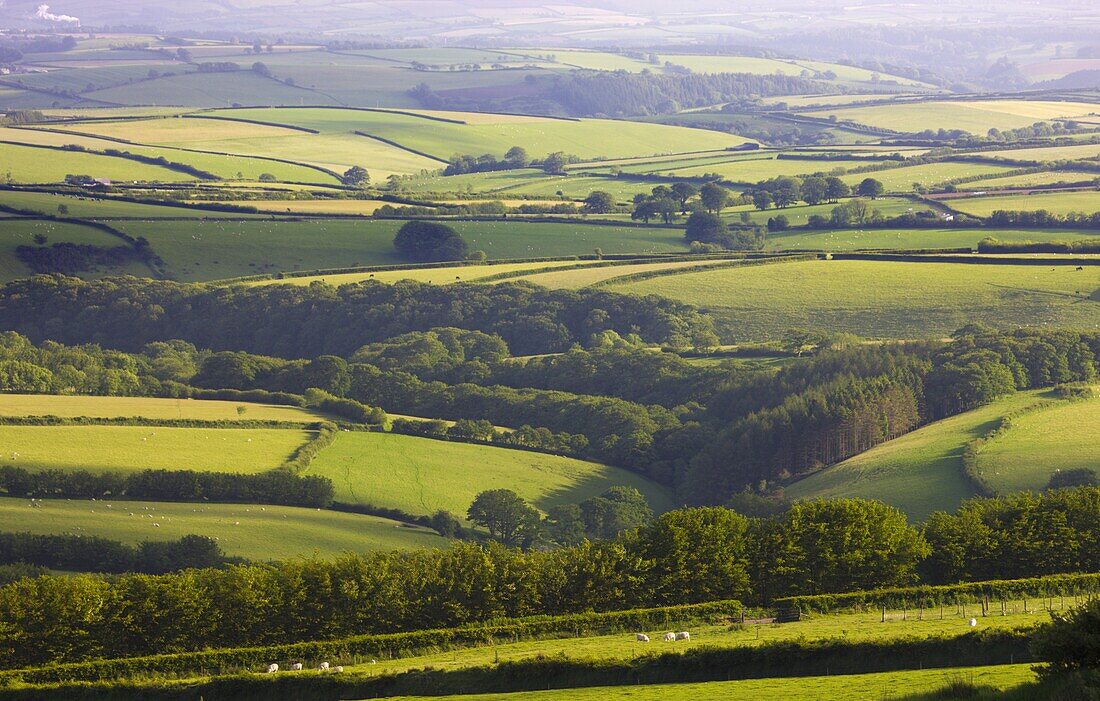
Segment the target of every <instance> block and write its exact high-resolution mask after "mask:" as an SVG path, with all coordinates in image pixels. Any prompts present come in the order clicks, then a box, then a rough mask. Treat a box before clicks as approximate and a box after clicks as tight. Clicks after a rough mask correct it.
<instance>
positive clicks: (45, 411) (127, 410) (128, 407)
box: [0, 394, 326, 423]
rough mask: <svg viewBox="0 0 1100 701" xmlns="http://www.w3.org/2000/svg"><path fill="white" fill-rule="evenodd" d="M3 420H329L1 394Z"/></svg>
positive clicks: (279, 412)
mask: <svg viewBox="0 0 1100 701" xmlns="http://www.w3.org/2000/svg"><path fill="white" fill-rule="evenodd" d="M242 409H243V411H242ZM0 416H60V417H66V418H73V417H78V416H87V417H93V418H122V417H124V418H134V417H138V418H144V419H198V420H202V421H298V422H301V423H312V422H314V421H323V420H324V419H325V418H326V417H325V416H324V415H322V414H318V413H315V412H313V411H310V410H308V409H301V408H298V407H294V406H277V405H274V404H256V403H253V402H230V401H222V400H216V399H168V398H161V397H90V396H86V395H53V394H0Z"/></svg>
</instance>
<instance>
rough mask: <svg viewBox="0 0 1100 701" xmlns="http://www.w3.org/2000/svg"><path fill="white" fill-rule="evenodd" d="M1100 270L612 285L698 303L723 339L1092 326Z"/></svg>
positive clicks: (817, 268) (806, 271) (777, 276)
mask: <svg viewBox="0 0 1100 701" xmlns="http://www.w3.org/2000/svg"><path fill="white" fill-rule="evenodd" d="M1098 288H1100V268H1096V267H1087V268H1086V269H1085V270H1080V271H1078V270H1075V266H1073V265H1064V264H1063V265H1057V264H1055V263H1052V264H1051V266H1050V267H1047V266H1045V265H992V264H989V265H974V264H965V263H932V262H928V263H925V262H920V263H897V262H884V261H843V260H829V261H799V262H791V263H781V264H775V265H761V266H752V267H746V268H726V269H722V270H714V271H703V272H692V273H683V274H679V275H666V276H663V277H658V278H652V279H649V280H641V281H635V282H625V283H621V284H613V285H612V286H611V288H610V289H613V290H615V291H619V292H630V293H635V294H658V295H662V296H665V297H671V298H673V299H677V300H681V301H684V302H689V303H692V304H696V305H699V306H701V307H703V308H705V309H707V310H709V311H711V312H712V313H713V314H714V315H715V317H716V318H717V321H718V325H719V331H720V335H721V336H722V337H723V338H724V339H727V340H728V341H729V342H733V341H748V340H760V339H769V338H775V337H777V336H778V335H779V334H780V333H782V331H783V329H786V328H790V327H802V328H821V329H832V330H835V331H850V332H852V333H856V334H860V335H863V336H868V337H879V338H913V337H920V336H931V335H935V336H942V335H944V334H947V333H950V332H952V331H954V330H955V329H958V328H960V327H961V326H963V325H965V324H967V323H970V322H982V323H986V324H991V325H994V326H1007V327H1012V326H1023V325H1028V326H1047V327H1072V328H1082V329H1096V328H1098V327H1100V303H1098V302H1096V301H1095V300H1090V299H1089V295H1090V294H1092V292H1093V291H1094V290H1096V289H1098Z"/></svg>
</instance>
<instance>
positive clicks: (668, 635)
mask: <svg viewBox="0 0 1100 701" xmlns="http://www.w3.org/2000/svg"><path fill="white" fill-rule="evenodd" d="M675 641H676V634H675V633H665V642H666V643H671V642H675Z"/></svg>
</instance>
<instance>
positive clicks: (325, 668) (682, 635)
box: [267, 630, 691, 674]
mask: <svg viewBox="0 0 1100 701" xmlns="http://www.w3.org/2000/svg"><path fill="white" fill-rule="evenodd" d="M634 640H635V641H636V642H639V643H648V642H649V636H648V635H646V634H645V633H635V634H634ZM677 640H691V633H689V632H687V631H686V630H682V631H680V632H678V633H674V632H671V631H670V632H668V633H665V642H666V643H672V642H676V641H677ZM371 664H374V660H371ZM290 670H291V671H292V672H300V671H302V663H301V662H295V663H294V664H292V665H290ZM278 671H279V665H278V664H277V663H275V662H272V663H271V664H269V665H268V666H267V673H268V674H274V673H275V672H278ZM317 671H318V672H343V671H344V668H343V667H342V666H340V665H337V666H335V667H330V666H329V664H328V662H322V663H321V664H320V665H318V667H317Z"/></svg>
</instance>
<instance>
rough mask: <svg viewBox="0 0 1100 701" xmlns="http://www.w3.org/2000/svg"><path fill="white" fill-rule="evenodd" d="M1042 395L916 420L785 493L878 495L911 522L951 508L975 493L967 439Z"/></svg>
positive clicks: (1015, 397)
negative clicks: (965, 458)
mask: <svg viewBox="0 0 1100 701" xmlns="http://www.w3.org/2000/svg"><path fill="white" fill-rule="evenodd" d="M1043 397H1044V394H1043V393H1042V392H1036V391H1031V392H1020V393H1018V394H1015V395H1012V396H1010V397H1006V398H1003V399H1000V400H998V401H995V402H993V403H992V404H987V405H986V406H983V407H980V408H978V409H974V410H973V411H968V412H965V413H962V414H958V415H956V416H952V417H950V418H946V419H942V420H940V421H936V422H934V423H931V424H928V425H927V426H922V427H921V428H918V429H917V430H915V431H913V432H911V433H907V434H905V435H903V436H901V437H899V438H895V439H893V440H891V441H887V442H885V443H882V444H880V445H877V446H875V447H874V448H871V449H870V450H868V451H867V452H864V453H860V454H859V455H857V456H855V457H853V458H849V459H848V460H845V461H844V462H842V463H840V464H838V465H834V466H832V467H829V468H826V469H824V470H821V471H819V472H815V473H813V474H811V475H809V476H807V477H803V478H802V479H799V480H796V481H795V482H792V483H791V484H789V485H787V487H786V489H785V493H786V496H787V497H789V498H791V499H814V498H819V497H820V498H828V499H834V498H849V497H858V498H861V499H878V500H880V501H884V502H886V503H887V504H890V505H892V506H896V507H898V508H899V509H901V510H902V511H904V512H905V513H906V514H907V515H908V516H909V519H910V520H911V521H914V522H916V521H922V520H924V519H925V518H927V517H928V515H929V514H931V513H932V512H933V511H954V510H955V508H956V507H957V506H958V505H959V502H961V501H962V500H963V499H969V498H970V497H973V496H975V494H974V491H973V490H972V489H971V488H970V485H969V484H968V483H967V481H966V480H965V479H964V477H963V464H962V454H963V450H964V449H965V448H966V446H967V444H969V443H970V442H971V441H973V440H975V439H977V438H981V437H982V436H984V435H985V434H986V433H988V432H989V431H991V430H993V429H994V428H996V427H997V425H998V424H999V422H1000V420H1001V417H1002V416H1004V415H1005V414H1008V413H1010V412H1013V411H1017V410H1019V409H1022V408H1025V407H1028V406H1031V405H1033V404H1036V403H1038V402H1040V401H1042V400H1043ZM1059 454H1062V455H1065V456H1066V457H1067V458H1068V457H1070V456H1069V451H1068V450H1067V451H1064V452H1063V450H1061V449H1058V450H1055V451H1054V455H1059ZM1044 484H1045V482H1044Z"/></svg>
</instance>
